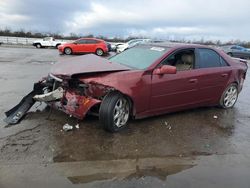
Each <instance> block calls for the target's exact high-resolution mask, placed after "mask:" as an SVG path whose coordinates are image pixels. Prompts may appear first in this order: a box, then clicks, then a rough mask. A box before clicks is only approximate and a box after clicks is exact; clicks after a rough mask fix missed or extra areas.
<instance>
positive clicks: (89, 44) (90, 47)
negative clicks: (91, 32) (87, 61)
mask: <svg viewBox="0 0 250 188" xmlns="http://www.w3.org/2000/svg"><path fill="white" fill-rule="evenodd" d="M98 42H99V41H97V40H94V39H86V52H89V53H94V52H95V51H96V45H97V43H98Z"/></svg>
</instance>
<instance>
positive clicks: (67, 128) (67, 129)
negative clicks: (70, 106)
mask: <svg viewBox="0 0 250 188" xmlns="http://www.w3.org/2000/svg"><path fill="white" fill-rule="evenodd" d="M63 130H64V131H71V130H73V126H72V125H69V124H68V123H66V124H65V125H63Z"/></svg>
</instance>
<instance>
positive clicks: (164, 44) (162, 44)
mask: <svg viewBox="0 0 250 188" xmlns="http://www.w3.org/2000/svg"><path fill="white" fill-rule="evenodd" d="M140 45H144V46H156V47H165V48H212V47H211V46H206V45H201V44H186V43H173V42H159V43H145V44H140Z"/></svg>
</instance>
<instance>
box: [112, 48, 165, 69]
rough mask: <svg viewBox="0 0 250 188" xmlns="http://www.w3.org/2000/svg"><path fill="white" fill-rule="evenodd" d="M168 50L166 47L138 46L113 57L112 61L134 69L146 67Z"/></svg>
mask: <svg viewBox="0 0 250 188" xmlns="http://www.w3.org/2000/svg"><path fill="white" fill-rule="evenodd" d="M168 50H169V48H166V47H152V46H137V47H134V48H130V49H128V50H126V51H124V52H122V53H120V54H118V55H116V56H113V57H111V58H110V61H111V62H114V63H119V64H122V65H125V66H128V67H131V68H134V69H146V68H147V67H149V66H150V65H151V64H152V63H153V62H155V61H156V60H157V59H159V58H160V57H161V56H162V55H163V54H165V53H166V52H167V51H168Z"/></svg>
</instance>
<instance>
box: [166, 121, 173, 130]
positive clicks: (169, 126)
mask: <svg viewBox="0 0 250 188" xmlns="http://www.w3.org/2000/svg"><path fill="white" fill-rule="evenodd" d="M165 125H166V126H167V128H168V129H169V130H171V129H172V127H171V125H170V124H169V123H168V122H166V121H165Z"/></svg>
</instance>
